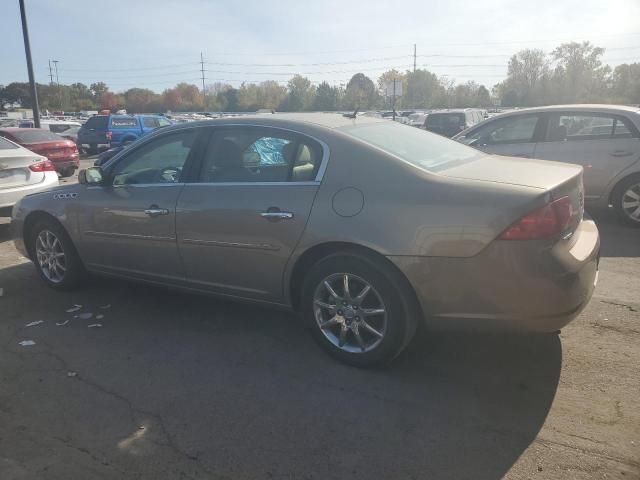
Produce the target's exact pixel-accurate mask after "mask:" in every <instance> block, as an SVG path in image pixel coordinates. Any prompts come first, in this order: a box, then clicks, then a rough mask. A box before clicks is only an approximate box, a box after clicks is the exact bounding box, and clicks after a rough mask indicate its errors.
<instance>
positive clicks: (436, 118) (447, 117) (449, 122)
mask: <svg viewBox="0 0 640 480" xmlns="http://www.w3.org/2000/svg"><path fill="white" fill-rule="evenodd" d="M464 123H465V118H464V113H432V114H430V115H429V116H428V117H427V125H429V126H441V127H459V126H461V125H464Z"/></svg>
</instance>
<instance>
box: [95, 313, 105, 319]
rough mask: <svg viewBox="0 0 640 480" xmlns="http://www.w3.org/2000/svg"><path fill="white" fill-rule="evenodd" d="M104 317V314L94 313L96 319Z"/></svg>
mask: <svg viewBox="0 0 640 480" xmlns="http://www.w3.org/2000/svg"><path fill="white" fill-rule="evenodd" d="M103 318H104V315H103V314H101V313H99V314H97V315H96V320H102V319H103Z"/></svg>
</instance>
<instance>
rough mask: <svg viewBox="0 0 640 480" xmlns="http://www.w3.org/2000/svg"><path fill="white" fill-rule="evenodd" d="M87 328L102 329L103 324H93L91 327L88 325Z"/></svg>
mask: <svg viewBox="0 0 640 480" xmlns="http://www.w3.org/2000/svg"><path fill="white" fill-rule="evenodd" d="M87 328H102V324H101V323H92V324H91V325H87Z"/></svg>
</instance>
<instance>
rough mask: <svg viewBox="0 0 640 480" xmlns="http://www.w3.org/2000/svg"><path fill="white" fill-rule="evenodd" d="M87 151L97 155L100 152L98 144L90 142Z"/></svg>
mask: <svg viewBox="0 0 640 480" xmlns="http://www.w3.org/2000/svg"><path fill="white" fill-rule="evenodd" d="M87 153H89V154H90V155H95V154H96V153H98V145H96V144H95V143H92V144H90V145H89V148H88V149H87Z"/></svg>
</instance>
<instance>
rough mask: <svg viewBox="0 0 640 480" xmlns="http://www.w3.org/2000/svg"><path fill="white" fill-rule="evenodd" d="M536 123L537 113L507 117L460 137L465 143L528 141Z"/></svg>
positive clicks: (506, 143) (501, 143)
mask: <svg viewBox="0 0 640 480" xmlns="http://www.w3.org/2000/svg"><path fill="white" fill-rule="evenodd" d="M537 123H538V116H537V115H523V116H517V117H507V118H502V119H499V120H496V121H494V122H491V123H489V124H487V125H484V126H482V127H480V128H478V129H477V130H476V131H474V132H471V133H470V134H469V135H467V136H465V137H464V138H463V139H461V141H462V143H465V144H466V145H473V146H477V147H479V146H481V145H508V144H512V143H530V142H533V137H534V134H535V131H536V125H537Z"/></svg>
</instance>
